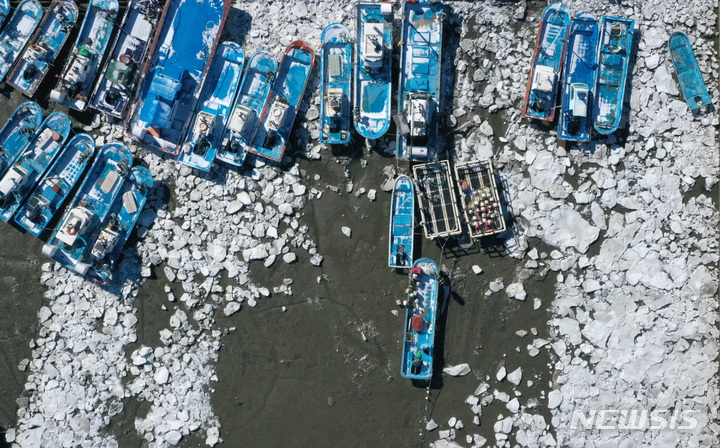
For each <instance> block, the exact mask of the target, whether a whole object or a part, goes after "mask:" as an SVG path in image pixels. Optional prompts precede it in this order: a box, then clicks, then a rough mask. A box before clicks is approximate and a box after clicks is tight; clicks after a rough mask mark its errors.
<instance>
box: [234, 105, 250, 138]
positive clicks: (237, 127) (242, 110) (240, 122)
mask: <svg viewBox="0 0 720 448" xmlns="http://www.w3.org/2000/svg"><path fill="white" fill-rule="evenodd" d="M252 114H253V110H252V109H250V108H249V107H247V106H243V105H239V106H237V107H236V108H235V111H233V114H232V116H231V117H230V123H228V130H229V131H230V132H235V133H238V134H241V133H242V132H243V130H245V127H246V126H247V124H248V123H249V122H250V116H251V115H252Z"/></svg>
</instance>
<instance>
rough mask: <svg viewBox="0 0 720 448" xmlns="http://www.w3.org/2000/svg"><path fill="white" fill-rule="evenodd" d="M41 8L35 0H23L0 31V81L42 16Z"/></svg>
mask: <svg viewBox="0 0 720 448" xmlns="http://www.w3.org/2000/svg"><path fill="white" fill-rule="evenodd" d="M42 10H43V9H42V6H40V2H38V1H37V0H23V2H22V3H20V5H19V6H18V7H17V9H16V10H15V12H14V13H13V15H12V17H10V21H8V24H7V26H6V27H5V28H3V30H2V33H0V81H2V80H4V79H5V75H7V74H8V72H9V71H10V68H11V67H12V66H13V64H15V61H16V60H17V58H18V56H20V53H21V52H22V50H23V48H25V44H27V42H28V40H30V36H32V34H33V33H34V32H35V28H37V26H38V23H40V17H42Z"/></svg>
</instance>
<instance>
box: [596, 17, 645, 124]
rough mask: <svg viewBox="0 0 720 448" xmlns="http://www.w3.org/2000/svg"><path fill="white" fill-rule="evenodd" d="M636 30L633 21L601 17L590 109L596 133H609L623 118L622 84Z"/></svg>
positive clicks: (623, 88)
mask: <svg viewBox="0 0 720 448" xmlns="http://www.w3.org/2000/svg"><path fill="white" fill-rule="evenodd" d="M634 27H635V21H634V20H633V19H625V18H622V17H611V16H603V18H602V21H601V22H600V45H599V50H598V51H599V54H598V75H597V83H596V84H597V85H596V86H595V97H596V100H595V102H594V106H593V116H594V117H595V131H597V132H598V133H600V134H612V133H613V132H615V130H616V129H617V128H618V126H619V125H620V119H621V118H622V108H623V100H624V98H625V84H626V81H627V74H628V64H629V63H630V51H631V49H632V38H633V32H634Z"/></svg>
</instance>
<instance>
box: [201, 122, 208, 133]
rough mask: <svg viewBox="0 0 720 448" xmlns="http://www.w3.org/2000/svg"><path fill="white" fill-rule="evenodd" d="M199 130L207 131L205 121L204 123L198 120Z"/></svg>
mask: <svg viewBox="0 0 720 448" xmlns="http://www.w3.org/2000/svg"><path fill="white" fill-rule="evenodd" d="M200 130H201V131H202V132H205V131H207V130H208V125H207V123H205V122H204V121H201V122H200Z"/></svg>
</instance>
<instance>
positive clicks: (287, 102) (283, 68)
mask: <svg viewBox="0 0 720 448" xmlns="http://www.w3.org/2000/svg"><path fill="white" fill-rule="evenodd" d="M314 62H315V53H314V52H313V49H312V47H310V45H308V44H307V43H305V42H302V41H295V42H293V43H291V44H290V45H288V46H287V48H286V49H285V54H284V55H283V58H282V61H281V62H280V68H279V69H278V75H277V77H276V78H275V80H274V82H273V89H272V92H271V93H270V100H269V101H268V102H267V104H266V105H265V109H264V110H263V113H262V116H261V118H260V127H259V128H258V130H257V132H256V134H255V138H254V140H253V144H252V147H251V148H250V151H251V152H253V153H255V154H257V155H259V156H262V157H265V158H268V159H270V160H275V161H280V160H282V157H283V154H284V153H285V147H286V146H287V139H288V137H290V132H292V128H293V124H295V118H296V117H297V110H298V107H300V101H302V98H303V94H304V93H305V87H306V86H307V82H308V79H309V78H310V72H311V71H312V66H313V63H314Z"/></svg>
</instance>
